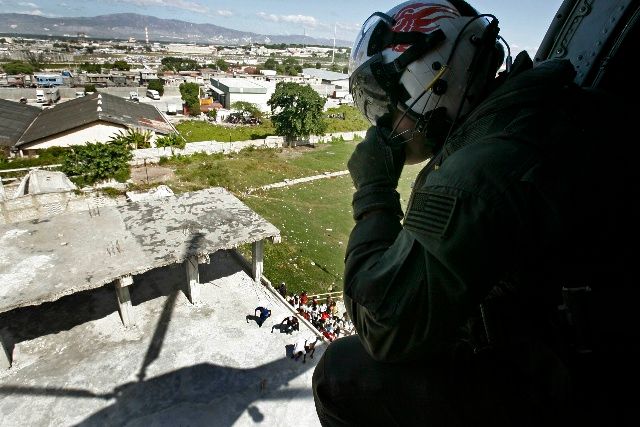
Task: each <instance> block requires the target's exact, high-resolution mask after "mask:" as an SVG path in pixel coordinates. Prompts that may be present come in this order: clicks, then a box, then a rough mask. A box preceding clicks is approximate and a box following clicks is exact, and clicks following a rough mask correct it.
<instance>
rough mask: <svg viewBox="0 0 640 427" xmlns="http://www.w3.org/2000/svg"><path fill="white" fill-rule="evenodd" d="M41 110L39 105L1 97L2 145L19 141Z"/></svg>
mask: <svg viewBox="0 0 640 427" xmlns="http://www.w3.org/2000/svg"><path fill="white" fill-rule="evenodd" d="M41 111H42V110H41V109H40V108H38V107H34V106H31V105H26V104H20V103H19V102H14V101H7V100H4V99H0V147H2V146H5V147H6V146H12V145H14V144H15V143H16V142H18V140H19V139H20V136H22V133H23V132H24V131H25V129H26V128H27V127H29V125H30V124H31V123H32V122H33V121H34V120H35V118H36V117H37V116H38V114H40V112H41Z"/></svg>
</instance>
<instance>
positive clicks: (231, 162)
mask: <svg viewBox="0 0 640 427" xmlns="http://www.w3.org/2000/svg"><path fill="white" fill-rule="evenodd" d="M355 145H356V142H338V141H334V142H333V143H330V144H319V145H317V146H316V147H315V148H308V147H297V148H293V149H281V150H275V149H265V150H263V149H260V150H257V149H254V150H246V151H244V152H241V153H239V154H236V155H232V156H222V155H195V156H191V157H185V158H178V159H171V160H168V161H166V162H164V164H163V165H164V166H168V167H171V168H172V169H174V170H175V174H176V178H175V179H173V180H171V181H168V182H166V184H167V185H169V186H170V187H171V188H172V189H173V190H174V191H176V192H184V191H195V190H199V189H202V188H208V187H214V186H222V187H225V188H228V189H229V190H230V191H232V192H234V193H235V194H236V196H238V197H239V198H240V199H241V200H242V201H243V202H244V203H246V204H247V205H248V206H249V207H251V208H252V209H253V210H255V211H256V212H257V213H258V214H260V215H261V216H262V217H264V218H265V219H266V220H267V221H269V222H271V223H272V224H274V225H275V226H276V227H278V229H280V231H281V235H282V242H281V243H278V244H267V245H266V248H265V275H266V276H267V277H268V278H269V279H270V280H271V281H273V282H274V283H276V284H277V283H279V282H281V281H284V282H285V283H287V287H288V289H289V290H291V291H294V292H299V291H301V290H303V289H304V290H306V291H307V292H310V293H320V292H326V291H328V290H330V289H333V290H340V289H342V279H343V269H344V253H345V248H346V244H347V241H348V239H349V233H350V232H351V229H352V228H353V225H354V221H353V218H352V211H351V196H352V194H353V184H352V181H351V177H350V176H348V175H346V176H343V177H336V178H328V179H322V180H317V181H313V182H310V183H306V184H297V185H292V186H289V187H284V188H278V189H272V190H266V191H264V190H260V191H257V192H254V193H252V194H250V195H245V194H244V192H245V191H246V190H247V189H248V188H255V187H259V186H262V185H265V184H269V183H274V182H279V181H282V180H284V179H285V178H298V177H303V176H310V175H317V174H319V173H321V172H325V171H340V170H346V164H347V160H348V159H349V157H350V155H351V153H352V152H353V149H354V147H355ZM419 169H420V167H419V166H411V167H407V168H405V170H404V172H403V175H402V177H401V180H400V186H399V191H400V194H401V196H402V201H403V205H406V203H407V201H408V197H409V194H410V191H411V189H410V185H411V183H412V182H413V181H414V179H415V176H416V175H417V173H418V171H419ZM241 251H242V252H243V253H244V254H245V255H249V254H250V248H249V247H243V248H241Z"/></svg>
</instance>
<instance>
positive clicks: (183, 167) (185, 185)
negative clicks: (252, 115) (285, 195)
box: [162, 141, 355, 193]
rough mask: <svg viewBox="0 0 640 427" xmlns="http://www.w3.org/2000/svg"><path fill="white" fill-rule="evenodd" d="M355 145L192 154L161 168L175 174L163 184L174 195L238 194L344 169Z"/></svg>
mask: <svg viewBox="0 0 640 427" xmlns="http://www.w3.org/2000/svg"><path fill="white" fill-rule="evenodd" d="M354 146H355V142H340V141H334V142H332V143H328V144H318V145H316V146H315V148H310V147H298V148H295V149H273V148H267V149H247V150H243V151H241V152H240V153H238V154H231V155H226V156H225V155H222V154H213V155H206V154H195V155H193V156H185V157H178V158H175V157H174V158H171V159H167V160H164V161H163V162H162V165H163V166H167V167H171V168H172V169H174V170H175V173H176V179H174V180H172V181H169V182H167V183H166V184H167V185H169V186H170V187H171V188H173V189H174V191H178V192H184V191H195V190H200V189H203V188H208V187H225V188H227V189H229V190H230V191H233V192H236V193H240V192H243V191H245V190H247V189H249V188H255V187H260V186H262V185H265V184H271V183H274V182H279V181H284V180H285V179H286V178H289V179H293V178H301V177H305V176H310V175H316V174H319V173H322V172H336V171H340V170H345V169H346V163H347V160H348V158H349V156H350V155H351V152H352V151H353V147H354Z"/></svg>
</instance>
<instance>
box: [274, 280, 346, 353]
mask: <svg viewBox="0 0 640 427" xmlns="http://www.w3.org/2000/svg"><path fill="white" fill-rule="evenodd" d="M279 291H280V293H281V295H282V292H281V289H279ZM285 295H286V296H285ZM285 295H283V296H284V297H285V299H286V300H287V302H288V303H289V304H291V306H293V308H294V309H295V310H296V311H297V312H298V314H299V315H300V316H302V317H304V318H305V319H307V320H308V321H309V322H311V324H312V325H313V326H314V327H315V328H316V329H317V330H318V331H320V333H322V335H323V336H324V337H325V338H326V339H327V340H329V341H333V340H335V339H336V338H339V337H343V336H347V335H352V334H353V333H354V332H355V329H354V326H353V323H352V322H351V320H350V319H349V316H348V315H347V312H346V311H345V312H343V313H342V315H340V313H339V310H338V306H337V304H336V301H335V300H334V299H333V298H332V297H331V295H329V296H327V298H326V299H325V300H324V301H320V300H318V298H317V297H315V296H312V297H309V296H308V295H307V293H306V291H302V292H301V293H300V294H288V295H287V294H285Z"/></svg>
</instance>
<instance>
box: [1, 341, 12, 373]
mask: <svg viewBox="0 0 640 427" xmlns="http://www.w3.org/2000/svg"><path fill="white" fill-rule="evenodd" d="M10 367H11V352H10V351H9V346H7V345H6V344H5V343H4V341H2V337H1V336H0V369H9V368H10Z"/></svg>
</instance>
